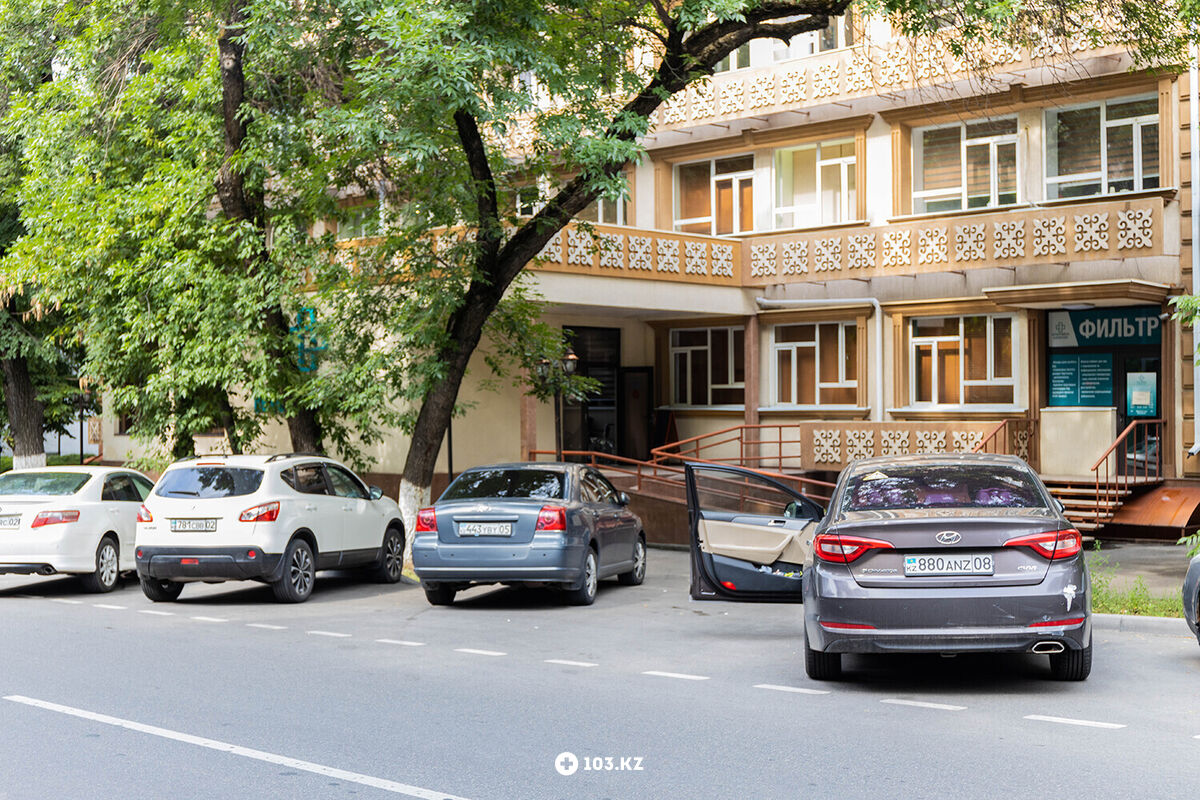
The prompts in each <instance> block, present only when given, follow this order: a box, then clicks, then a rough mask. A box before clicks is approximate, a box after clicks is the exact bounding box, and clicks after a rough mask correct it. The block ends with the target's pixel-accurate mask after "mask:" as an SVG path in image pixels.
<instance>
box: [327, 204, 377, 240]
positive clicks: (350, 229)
mask: <svg viewBox="0 0 1200 800" xmlns="http://www.w3.org/2000/svg"><path fill="white" fill-rule="evenodd" d="M378 235H379V206H377V205H375V204H374V203H368V204H366V205H361V206H356V207H354V208H351V209H347V210H346V213H345V216H344V217H342V219H340V220H338V224H337V240H338V241H339V242H344V241H346V240H348V239H361V238H363V237H366V236H378Z"/></svg>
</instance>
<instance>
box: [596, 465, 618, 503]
mask: <svg viewBox="0 0 1200 800" xmlns="http://www.w3.org/2000/svg"><path fill="white" fill-rule="evenodd" d="M591 476H592V480H594V481H595V482H596V486H597V487H598V488H599V490H600V498H601V502H603V503H612V504H613V505H614V506H619V505H621V493H620V492H618V491H617V488H616V487H615V486H613V485H612V484H611V483H609V482H608V478H606V477H604V476H603V475H601V474H600V473H599V472H593V473H591Z"/></svg>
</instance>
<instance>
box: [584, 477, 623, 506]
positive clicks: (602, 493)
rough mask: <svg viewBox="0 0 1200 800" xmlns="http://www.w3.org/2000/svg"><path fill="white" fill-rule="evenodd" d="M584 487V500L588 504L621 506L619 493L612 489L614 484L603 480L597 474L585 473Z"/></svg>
mask: <svg viewBox="0 0 1200 800" xmlns="http://www.w3.org/2000/svg"><path fill="white" fill-rule="evenodd" d="M582 486H583V490H584V499H585V500H587V502H589V503H597V504H601V505H613V506H615V505H620V503H619V502H618V500H617V492H616V490H615V489H613V488H612V484H610V483H609V482H608V481H606V480H604V479H602V478H601V477H600V476H599V475H597V474H596V473H593V472H585V473H584V475H583V482H582Z"/></svg>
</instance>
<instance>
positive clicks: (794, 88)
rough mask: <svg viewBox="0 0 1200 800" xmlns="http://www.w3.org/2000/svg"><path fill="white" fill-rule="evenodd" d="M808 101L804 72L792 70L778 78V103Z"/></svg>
mask: <svg viewBox="0 0 1200 800" xmlns="http://www.w3.org/2000/svg"><path fill="white" fill-rule="evenodd" d="M807 99H808V81H807V80H806V77H805V74H804V70H802V69H792V70H788V71H787V72H785V73H783V74H782V75H780V76H779V102H780V103H783V104H785V105H786V104H788V103H798V102H800V101H802V100H807Z"/></svg>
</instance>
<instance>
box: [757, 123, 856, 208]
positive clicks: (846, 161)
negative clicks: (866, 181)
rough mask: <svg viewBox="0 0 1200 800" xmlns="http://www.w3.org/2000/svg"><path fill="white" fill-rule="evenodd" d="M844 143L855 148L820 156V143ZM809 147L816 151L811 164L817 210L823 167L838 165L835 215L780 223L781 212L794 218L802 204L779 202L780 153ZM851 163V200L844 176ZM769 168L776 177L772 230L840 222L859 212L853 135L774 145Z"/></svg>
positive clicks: (781, 188)
mask: <svg viewBox="0 0 1200 800" xmlns="http://www.w3.org/2000/svg"><path fill="white" fill-rule="evenodd" d="M847 144H848V145H850V146H851V147H852V148H853V149H854V152H852V153H851V154H850V155H848V156H836V157H830V158H822V157H821V148H822V147H832V146H835V145H836V146H838V147H844V146H845V145H847ZM808 148H815V149H816V151H817V158H816V161H815V164H814V169H815V171H816V176H815V184H816V190H815V195H816V199H815V203H814V205H815V206H816V208H817V211H818V212H820V211H821V210H822V209H821V182H822V172H823V170H822V167H826V166H830V165H834V164H836V165H838V178H839V180H840V181H841V191H839V192H838V219H831V220H827V219H825V218H824V217H820V218H819V220H818V221H817V223H816V224H815V225H782V224H780V220H779V218H780V216H781V215H783V214H792V215H793V219H794V218H795V215H796V214H797V213H799V212H798V211H797V209H799V208H801V207H800V206H797V205H795V204H792V205H790V206H784V205H780V201H781V200H782V199H783V171H782V170H781V169H780V165H779V160H780V157H781V156H782V155H783V154H784V153H795V152H798V151H800V150H807V149H808ZM850 167H852V168H853V169H854V200H853V201H851V199H850V192H849V191H848V190H847V189H846V185H847V180H846V179H847V177H848V175H849V169H848V168H850ZM771 170H772V172H773V173H774V177H775V181H774V183H775V193H774V196H773V197H772V204H773V206H774V207H773V208H772V210H771V221H772V223H773V225H774V226H775V230H777V231H778V230H791V229H793V228H812V227H821V226H825V225H840V224H843V223H846V222H851V221H853V220H854V219H855V218H856V217H857V216H858V147H857V141H856V139H855V137H854V136H850V137H842V138H839V139H826V140H822V141H819V142H810V143H808V144H800V145H795V146H792V147H778V148H776V149H775V151H774V153H772V157H771ZM792 197H793V198H795V192H793V193H792ZM852 206H853V207H852Z"/></svg>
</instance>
